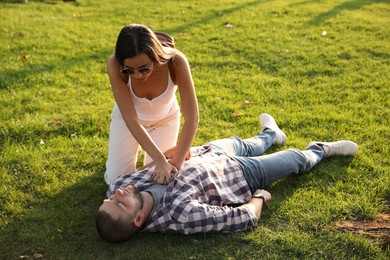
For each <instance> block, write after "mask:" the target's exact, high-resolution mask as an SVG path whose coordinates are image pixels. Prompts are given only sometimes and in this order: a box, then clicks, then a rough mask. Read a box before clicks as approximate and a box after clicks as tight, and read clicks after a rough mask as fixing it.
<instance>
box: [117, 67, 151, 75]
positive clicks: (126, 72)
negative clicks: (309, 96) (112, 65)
mask: <svg viewBox="0 0 390 260" xmlns="http://www.w3.org/2000/svg"><path fill="white" fill-rule="evenodd" d="M137 71H138V72H139V73H141V74H148V73H150V72H152V68H151V67H142V68H139V69H132V68H124V69H121V72H122V74H124V75H133V74H134V73H136V72H137Z"/></svg>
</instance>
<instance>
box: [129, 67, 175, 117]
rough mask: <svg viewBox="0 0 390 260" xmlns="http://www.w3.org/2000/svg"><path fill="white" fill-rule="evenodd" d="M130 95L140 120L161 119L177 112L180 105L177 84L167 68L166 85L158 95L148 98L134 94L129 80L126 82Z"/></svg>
mask: <svg viewBox="0 0 390 260" xmlns="http://www.w3.org/2000/svg"><path fill="white" fill-rule="evenodd" d="M128 87H129V91H130V95H131V97H132V99H133V102H134V106H135V110H136V111H137V114H138V118H139V119H140V120H141V121H148V122H150V121H161V120H163V119H165V118H167V117H170V116H172V115H174V114H177V113H178V111H180V107H179V104H178V101H177V98H176V95H175V94H176V90H177V86H176V85H175V84H174V83H173V81H172V79H171V75H170V73H169V70H168V85H167V88H166V89H165V91H164V92H163V93H162V94H161V95H159V96H158V97H155V98H153V99H152V100H149V99H147V98H140V97H138V96H137V95H135V93H134V91H133V88H132V86H131V80H129V82H128Z"/></svg>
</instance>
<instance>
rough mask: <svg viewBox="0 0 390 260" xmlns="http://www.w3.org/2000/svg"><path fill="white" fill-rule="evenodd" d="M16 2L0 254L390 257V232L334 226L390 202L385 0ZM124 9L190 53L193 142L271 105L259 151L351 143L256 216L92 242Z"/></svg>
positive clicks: (4, 127)
mask: <svg viewBox="0 0 390 260" xmlns="http://www.w3.org/2000/svg"><path fill="white" fill-rule="evenodd" d="M16 2H17V1H0V19H1V27H0V107H1V113H0V162H1V163H0V258H4V259H19V258H21V257H22V258H27V257H28V259H34V258H37V257H41V256H43V258H44V259H61V258H71V259H302V258H303V259H313V258H317V259H324V258H325V259H386V258H388V257H390V249H389V248H387V250H386V249H384V248H383V244H384V243H385V242H386V241H387V242H388V241H389V239H390V238H389V235H388V233H387V238H386V234H385V235H384V236H382V237H381V238H373V237H367V236H364V235H359V234H357V233H355V232H346V231H343V230H340V229H337V228H336V225H335V222H338V221H343V220H363V219H365V220H367V221H369V220H371V219H376V218H378V217H380V216H382V215H383V214H385V213H386V212H389V205H390V202H389V201H390V163H389V161H390V159H389V157H390V156H389V145H388V143H389V140H390V134H389V133H390V127H389V126H390V123H389V118H390V116H389V110H390V109H389V107H390V87H389V79H390V70H389V68H390V66H389V61H390V59H389V58H390V45H389V40H390V18H389V14H390V5H389V2H388V1H387V0H371V1H369V0H327V1H316V0H297V1H287V0H276V1H269V0H268V1H267V0H260V1H255V0H240V1H238V0H220V1H192V0H185V1H177V0H159V1H153V0H143V1H126V0H115V1H104V0H99V1H92V0H77V1H71V2H63V1H59V0H57V1H55V0H51V1H49V0H47V1H34V0H30V1H28V3H27V4H21V3H16ZM129 23H142V24H147V25H150V26H152V27H153V28H154V29H155V30H159V31H165V32H168V33H170V34H172V35H173V36H174V37H175V39H176V45H177V47H178V48H179V49H180V50H182V51H183V52H184V53H185V54H186V55H187V56H188V58H189V61H190V64H191V67H192V73H193V78H194V81H195V84H196V90H197V95H198V101H199V106H200V117H201V118H200V126H199V129H198V132H197V136H196V138H195V143H194V145H201V144H203V143H204V142H206V141H210V140H213V139H218V138H223V137H228V136H232V135H238V136H241V137H250V136H252V135H254V134H256V133H257V132H258V131H259V129H260V127H259V122H258V114H259V113H262V112H267V113H270V114H271V115H273V116H274V117H275V118H276V120H277V122H278V123H279V125H280V126H281V128H282V129H283V130H284V131H285V133H286V134H287V136H288V141H287V144H286V145H285V146H283V147H277V148H272V149H271V150H270V151H269V152H274V151H278V150H281V149H286V148H289V147H296V148H301V149H304V148H305V147H306V145H307V144H308V143H309V142H310V141H312V140H318V141H319V140H321V141H333V140H339V139H349V140H353V141H355V142H356V143H358V144H359V151H358V153H357V154H356V155H355V156H353V157H346V158H329V159H326V160H325V161H324V162H322V164H320V165H319V166H318V167H316V168H315V169H313V170H312V171H310V172H309V173H307V174H305V175H302V176H298V177H288V178H286V179H283V180H280V181H278V182H277V183H275V184H273V185H272V186H270V187H267V188H268V190H269V191H270V192H271V193H272V194H273V202H272V203H270V204H268V205H267V206H266V207H265V209H264V211H263V216H262V219H261V220H260V224H259V226H258V227H257V228H255V229H254V230H252V231H248V232H240V233H234V234H199V235H192V236H182V235H176V234H159V233H157V234H150V233H142V234H139V235H138V236H137V237H136V238H135V239H134V240H132V241H130V242H128V243H124V244H121V245H113V244H109V243H106V242H104V241H102V240H101V239H100V238H99V237H98V235H97V232H96V230H95V222H94V217H95V214H96V211H97V209H98V207H99V206H100V204H101V201H102V200H103V198H104V195H105V191H106V188H107V187H106V185H105V183H104V180H103V173H104V171H105V160H106V155H107V146H108V132H109V122H110V113H111V108H112V106H113V102H114V101H113V97H112V94H111V90H110V87H109V82H108V77H107V74H106V67H105V61H106V60H107V58H108V57H109V56H110V55H111V54H112V53H113V50H114V46H115V42H116V37H117V35H118V33H119V30H120V29H121V28H122V27H123V26H124V25H126V24H129ZM385 232H389V230H385Z"/></svg>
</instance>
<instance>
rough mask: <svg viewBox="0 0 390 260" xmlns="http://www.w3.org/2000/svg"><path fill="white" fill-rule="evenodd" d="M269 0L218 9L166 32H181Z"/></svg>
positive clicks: (258, 0)
mask: <svg viewBox="0 0 390 260" xmlns="http://www.w3.org/2000/svg"><path fill="white" fill-rule="evenodd" d="M269 1H270V0H257V1H253V2H250V3H243V4H239V5H235V6H233V7H230V8H226V9H224V10H218V11H217V13H213V14H212V15H209V16H204V17H201V19H198V20H196V21H194V22H192V23H187V24H183V25H180V26H178V27H175V28H171V29H167V31H166V32H167V33H180V32H184V31H186V30H188V29H190V28H191V27H195V26H198V25H203V24H207V23H209V22H210V21H212V20H216V19H219V18H221V17H223V16H226V15H228V14H231V13H234V12H237V11H240V10H242V9H245V8H249V7H252V6H256V5H260V4H262V3H266V2H269Z"/></svg>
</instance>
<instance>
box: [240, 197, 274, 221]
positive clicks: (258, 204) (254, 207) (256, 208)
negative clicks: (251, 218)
mask: <svg viewBox="0 0 390 260" xmlns="http://www.w3.org/2000/svg"><path fill="white" fill-rule="evenodd" d="M256 194H262V196H261V197H260V198H256V197H255V195H256ZM271 199H272V196H271V193H269V192H268V191H266V190H256V191H255V193H254V194H253V197H252V198H251V200H250V201H249V202H248V203H246V204H243V205H242V206H246V207H247V208H249V209H250V211H251V212H252V213H253V214H254V215H255V216H256V218H257V219H258V220H259V219H260V216H261V210H262V208H263V205H264V204H267V202H269V201H271Z"/></svg>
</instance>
